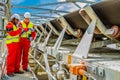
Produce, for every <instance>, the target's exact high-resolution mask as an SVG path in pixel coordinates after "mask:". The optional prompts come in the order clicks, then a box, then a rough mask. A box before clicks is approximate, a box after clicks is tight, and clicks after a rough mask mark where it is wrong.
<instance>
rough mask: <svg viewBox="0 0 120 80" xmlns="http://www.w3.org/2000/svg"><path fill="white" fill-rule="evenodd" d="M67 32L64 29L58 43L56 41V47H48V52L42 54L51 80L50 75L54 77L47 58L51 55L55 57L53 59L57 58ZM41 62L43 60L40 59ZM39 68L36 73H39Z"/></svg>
mask: <svg viewBox="0 0 120 80" xmlns="http://www.w3.org/2000/svg"><path fill="white" fill-rule="evenodd" d="M65 31H66V28H64V29H63V30H62V32H61V34H60V36H59V37H58V39H57V41H56V43H55V45H54V46H53V47H46V50H47V52H46V51H44V53H43V54H42V56H43V58H42V59H43V60H44V62H45V66H46V70H47V71H48V72H49V74H48V77H49V80H51V78H52V77H51V76H50V74H51V75H52V73H51V71H50V67H49V63H48V58H47V56H48V55H51V56H53V57H56V55H57V54H58V49H59V47H60V45H61V43H62V39H63V37H64V34H65ZM40 60H41V59H40ZM40 64H41V63H40ZM38 66H39V65H37V66H36V69H35V72H36V71H37V69H38Z"/></svg>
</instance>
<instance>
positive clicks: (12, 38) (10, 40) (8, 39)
mask: <svg viewBox="0 0 120 80" xmlns="http://www.w3.org/2000/svg"><path fill="white" fill-rule="evenodd" d="M17 29H18V28H17V27H16V26H15V25H13V31H16V30H17ZM13 42H19V35H16V36H10V35H9V34H8V33H7V36H6V43H7V44H11V43H13Z"/></svg>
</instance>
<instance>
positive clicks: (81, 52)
mask: <svg viewBox="0 0 120 80" xmlns="http://www.w3.org/2000/svg"><path fill="white" fill-rule="evenodd" d="M95 25H96V19H95V20H92V22H91V23H90V25H89V26H88V28H87V30H86V32H85V34H84V36H83V37H82V39H81V41H80V43H79V45H78V46H77V48H76V50H75V52H74V54H73V56H76V57H79V58H87V57H88V52H89V49H90V45H91V42H92V39H93V34H94V29H95Z"/></svg>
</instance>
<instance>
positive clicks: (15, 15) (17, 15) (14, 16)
mask: <svg viewBox="0 0 120 80" xmlns="http://www.w3.org/2000/svg"><path fill="white" fill-rule="evenodd" d="M13 18H15V19H18V20H19V21H20V15H19V14H13V15H12V16H11V17H10V21H11V20H12V19H13Z"/></svg>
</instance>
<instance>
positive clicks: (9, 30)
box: [6, 23, 21, 36]
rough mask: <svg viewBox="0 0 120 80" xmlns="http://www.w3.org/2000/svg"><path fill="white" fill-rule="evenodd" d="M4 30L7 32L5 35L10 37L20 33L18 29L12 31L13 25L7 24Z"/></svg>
mask: <svg viewBox="0 0 120 80" xmlns="http://www.w3.org/2000/svg"><path fill="white" fill-rule="evenodd" d="M6 30H7V33H8V34H9V35H10V36H16V35H18V34H20V33H21V29H20V28H18V30H16V31H14V30H13V24H11V23H8V24H7V26H6Z"/></svg>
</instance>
